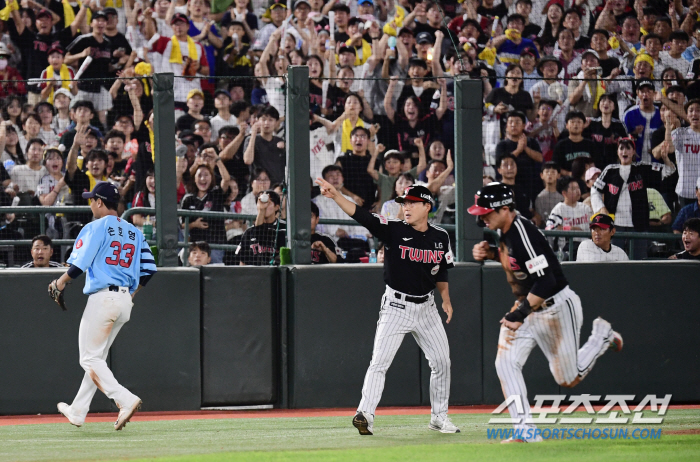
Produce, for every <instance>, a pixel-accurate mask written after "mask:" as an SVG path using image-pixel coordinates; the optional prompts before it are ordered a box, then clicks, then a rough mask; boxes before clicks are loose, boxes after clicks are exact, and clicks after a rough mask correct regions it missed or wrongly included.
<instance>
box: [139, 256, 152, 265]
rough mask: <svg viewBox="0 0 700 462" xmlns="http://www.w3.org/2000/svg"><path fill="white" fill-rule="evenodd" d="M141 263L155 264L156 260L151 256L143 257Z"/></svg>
mask: <svg viewBox="0 0 700 462" xmlns="http://www.w3.org/2000/svg"><path fill="white" fill-rule="evenodd" d="M141 263H142V264H143V263H153V264H154V265H155V264H156V261H155V260H151V259H150V258H149V259H142V260H141Z"/></svg>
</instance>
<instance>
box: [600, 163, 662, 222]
mask: <svg viewBox="0 0 700 462" xmlns="http://www.w3.org/2000/svg"><path fill="white" fill-rule="evenodd" d="M620 167H621V165H620V164H614V165H608V166H607V167H605V170H603V173H601V174H600V176H599V177H598V179H597V180H596V182H595V184H594V185H593V187H594V188H595V189H597V190H598V191H600V192H601V193H602V194H603V204H605V208H606V209H607V210H608V212H610V213H615V212H616V211H617V203H618V201H619V200H620V194H621V193H622V191H623V186H624V187H626V188H627V189H628V190H629V193H630V200H631V201H632V223H633V224H634V229H635V230H636V231H646V230H647V229H648V228H649V198H648V196H647V188H655V189H657V188H659V187H660V186H661V180H662V179H663V173H662V169H663V164H657V163H654V164H642V163H641V162H636V163H634V164H632V165H631V166H630V176H629V178H628V179H627V183H626V184H625V180H623V179H622V176H620Z"/></svg>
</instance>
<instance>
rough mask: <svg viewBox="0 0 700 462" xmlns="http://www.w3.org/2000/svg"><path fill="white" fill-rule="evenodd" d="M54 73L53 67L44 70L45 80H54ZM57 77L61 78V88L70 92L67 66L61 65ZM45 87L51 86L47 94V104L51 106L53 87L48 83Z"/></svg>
mask: <svg viewBox="0 0 700 462" xmlns="http://www.w3.org/2000/svg"><path fill="white" fill-rule="evenodd" d="M54 75H55V71H54V70H53V66H49V67H47V68H46V78H47V79H48V80H51V79H53V78H54ZM58 75H59V76H61V88H65V89H66V90H68V91H70V72H69V71H68V66H66V65H65V64H61V70H59V71H58ZM47 85H50V86H51V93H49V98H48V100H47V101H48V102H49V103H50V104H53V92H54V86H53V84H52V83H51V82H48V83H47Z"/></svg>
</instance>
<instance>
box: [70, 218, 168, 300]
mask: <svg viewBox="0 0 700 462" xmlns="http://www.w3.org/2000/svg"><path fill="white" fill-rule="evenodd" d="M68 263H70V264H72V265H75V266H77V267H78V268H80V269H81V270H83V271H87V273H86V283H85V289H84V290H83V292H84V293H86V294H91V293H95V292H97V291H98V290H101V289H104V288H105V287H108V286H110V285H118V286H122V287H129V288H130V292H132V293H133V292H134V291H135V290H136V288H137V287H138V284H139V279H140V278H141V276H145V275H150V274H153V273H155V272H156V266H155V260H154V258H153V254H152V253H151V249H150V248H149V247H148V244H147V243H146V241H145V238H144V237H143V234H142V233H141V231H139V230H138V229H136V228H135V227H134V226H133V225H132V224H131V223H128V222H126V221H124V220H122V219H121V218H118V217H115V216H106V217H104V218H101V219H99V220H96V221H93V222H92V223H89V224H87V225H86V226H85V227H84V228H83V229H82V231H80V234H79V235H78V239H76V241H75V245H74V246H73V251H72V252H71V255H70V258H69V259H68Z"/></svg>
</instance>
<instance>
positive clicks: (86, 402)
mask: <svg viewBox="0 0 700 462" xmlns="http://www.w3.org/2000/svg"><path fill="white" fill-rule="evenodd" d="M133 306H134V304H133V302H132V299H131V295H130V294H129V291H128V288H126V287H124V288H120V289H119V292H110V291H108V290H106V289H103V290H101V291H99V292H96V293H94V294H92V295H90V296H89V297H88V302H87V305H86V306H85V311H83V317H82V319H81V320H80V332H79V333H78V346H79V350H80V365H81V366H82V367H83V369H85V375H84V376H83V381H82V383H81V384H80V389H79V390H78V394H77V395H76V396H75V398H74V399H73V403H72V404H71V410H72V411H73V414H74V415H75V416H77V417H79V418H81V419H82V420H83V421H84V420H85V416H87V414H88V411H89V410H90V403H91V402H92V398H93V396H95V392H96V391H97V389H98V388H99V389H100V390H101V391H102V392H103V393H104V394H105V395H107V397H108V398H110V399H113V400H114V401H115V402H116V403H117V406H119V407H121V406H128V405H131V404H132V403H133V402H134V400H136V399H137V398H136V395H134V394H133V393H131V392H130V391H129V390H127V389H126V388H124V387H123V386H122V385H120V384H119V382H117V379H116V378H115V377H114V374H112V371H111V370H110V369H109V367H108V366H107V362H106V360H107V355H108V354H109V348H110V347H111V346H112V343H113V342H114V339H115V338H116V337H117V334H118V333H119V331H120V330H121V328H122V327H123V326H124V324H126V322H128V321H129V318H130V317H131V308H132V307H133Z"/></svg>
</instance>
